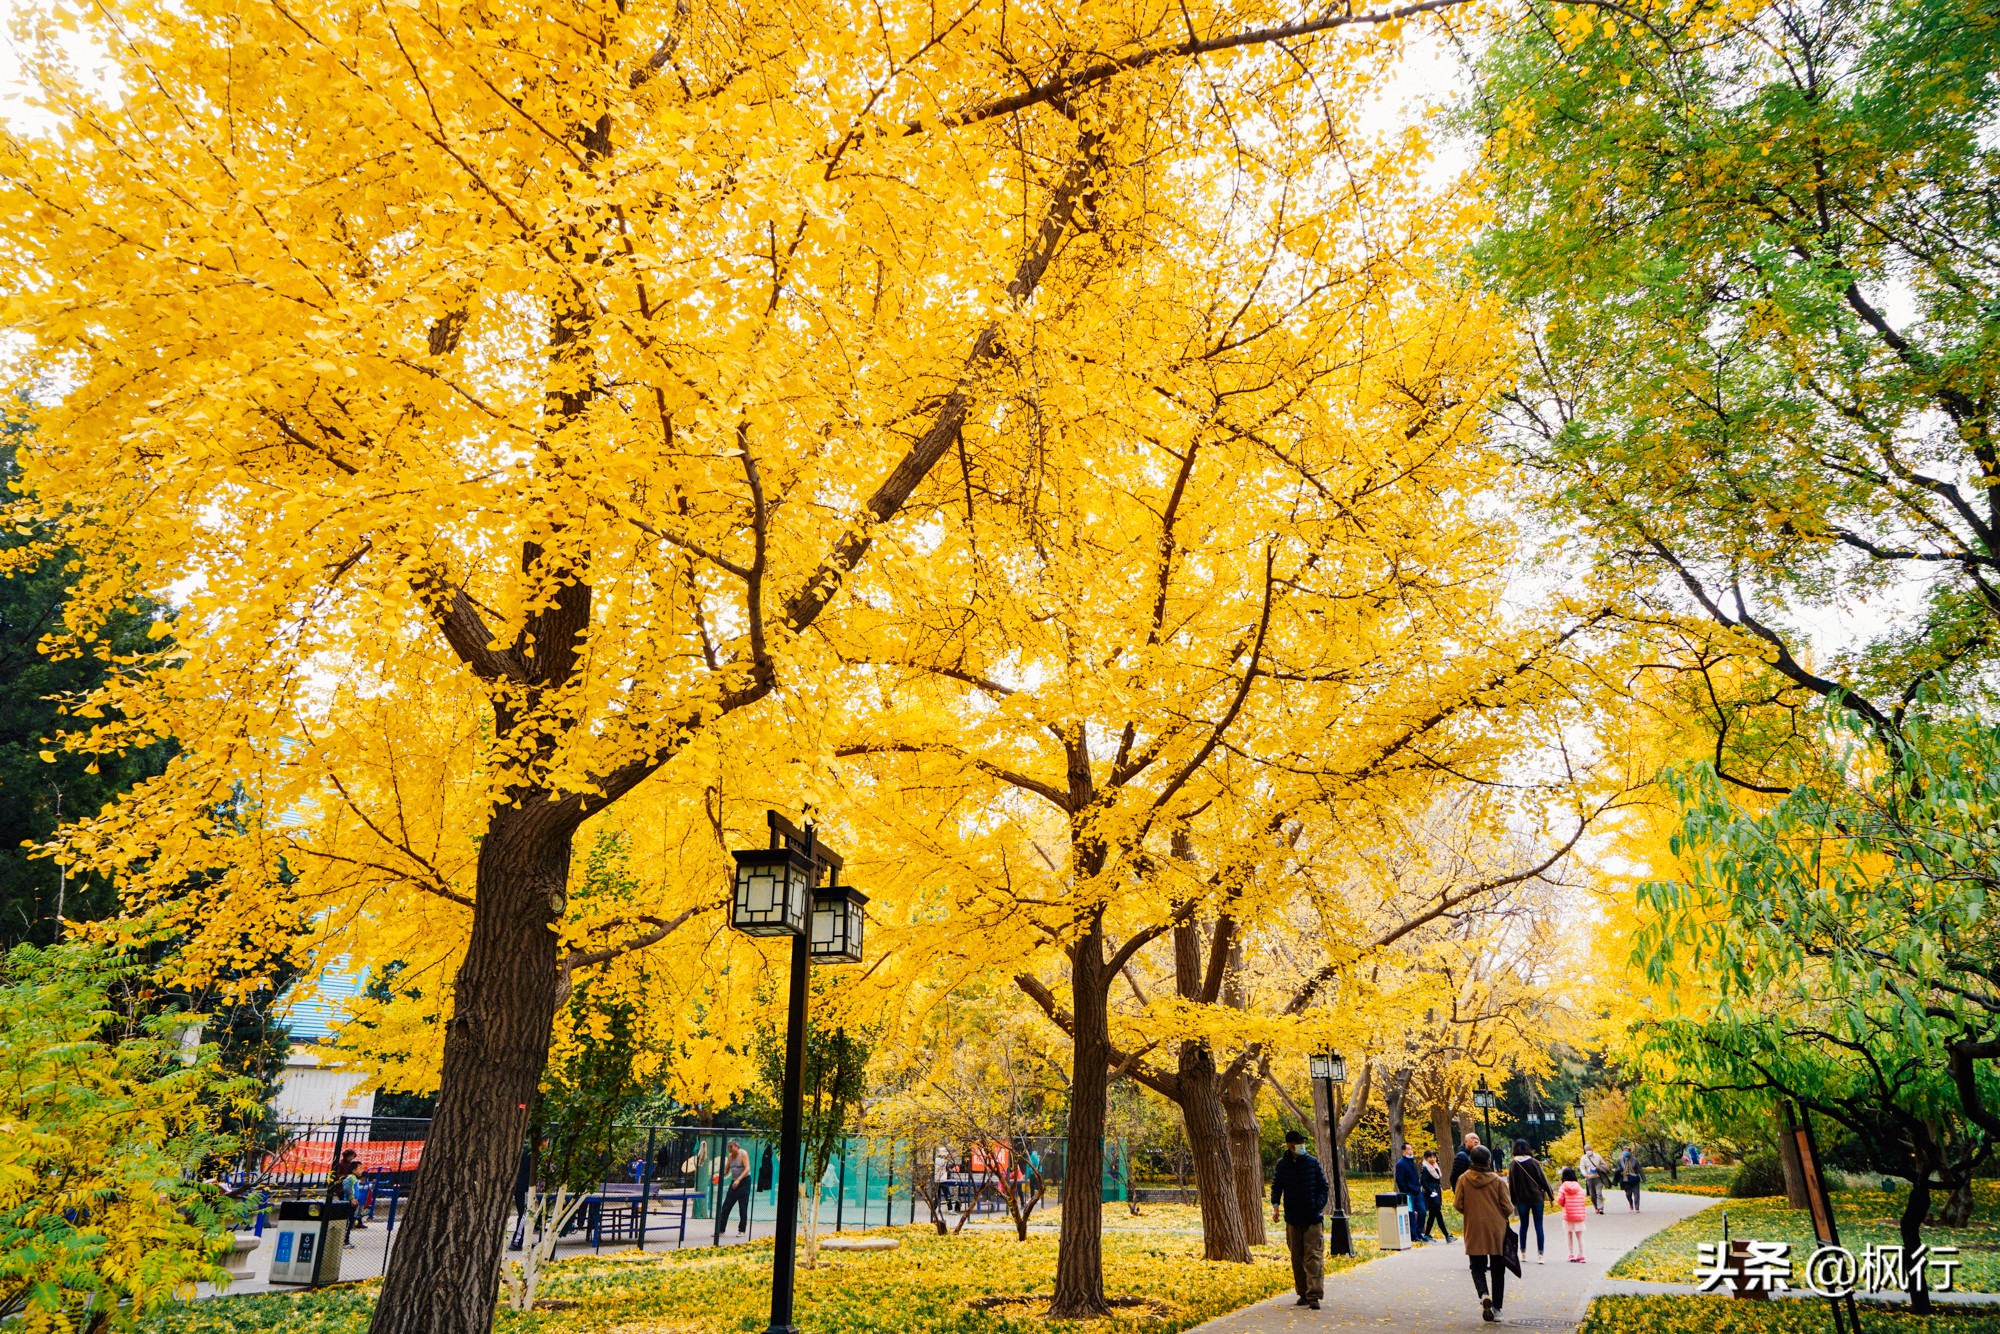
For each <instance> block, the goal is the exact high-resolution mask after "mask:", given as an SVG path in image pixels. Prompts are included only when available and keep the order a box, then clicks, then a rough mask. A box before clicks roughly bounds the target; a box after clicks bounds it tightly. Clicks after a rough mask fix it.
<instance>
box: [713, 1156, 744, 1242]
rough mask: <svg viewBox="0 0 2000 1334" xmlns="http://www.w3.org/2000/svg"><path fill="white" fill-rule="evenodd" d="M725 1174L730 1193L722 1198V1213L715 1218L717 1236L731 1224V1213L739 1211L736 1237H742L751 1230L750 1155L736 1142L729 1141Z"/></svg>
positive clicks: (724, 1168)
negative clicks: (732, 1210)
mask: <svg viewBox="0 0 2000 1334" xmlns="http://www.w3.org/2000/svg"><path fill="white" fill-rule="evenodd" d="M722 1171H723V1174H724V1175H726V1176H727V1177H728V1178H729V1191H728V1193H727V1194H725V1195H724V1196H723V1197H722V1212H721V1213H719V1214H717V1215H716V1216H715V1235H716V1236H718V1237H720V1236H721V1235H722V1231H723V1228H724V1226H725V1225H726V1224H727V1223H728V1222H729V1211H730V1210H731V1209H736V1210H738V1211H739V1214H738V1218H737V1222H736V1235H737V1236H739V1237H740V1236H742V1235H744V1234H745V1233H746V1232H748V1231H749V1230H750V1155H749V1154H747V1153H745V1152H744V1151H743V1146H742V1145H741V1144H739V1143H738V1142H737V1141H735V1140H730V1141H729V1156H728V1157H726V1158H724V1159H723V1160H722Z"/></svg>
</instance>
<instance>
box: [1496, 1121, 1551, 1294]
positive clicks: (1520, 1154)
mask: <svg viewBox="0 0 2000 1334" xmlns="http://www.w3.org/2000/svg"><path fill="white" fill-rule="evenodd" d="M1507 1194H1508V1195H1509V1196H1511V1197H1512V1198H1513V1201H1514V1212H1515V1213H1516V1214H1517V1215H1519V1217H1520V1219H1521V1256H1522V1258H1523V1259H1525V1258H1526V1257H1527V1254H1528V1219H1529V1218H1533V1219H1534V1220H1535V1261H1536V1263H1538V1264H1547V1263H1548V1260H1547V1259H1546V1258H1545V1257H1544V1256H1543V1255H1542V1205H1543V1204H1544V1203H1545V1202H1547V1201H1549V1200H1553V1199H1554V1198H1555V1197H1556V1193H1555V1192H1554V1191H1552V1190H1550V1189H1549V1176H1548V1173H1546V1172H1544V1171H1542V1165H1541V1164H1540V1163H1538V1162H1536V1161H1535V1157H1534V1155H1533V1154H1531V1153H1529V1152H1528V1141H1526V1140H1524V1139H1517V1140H1515V1141H1514V1164H1513V1166H1511V1167H1509V1168H1508V1169H1507Z"/></svg>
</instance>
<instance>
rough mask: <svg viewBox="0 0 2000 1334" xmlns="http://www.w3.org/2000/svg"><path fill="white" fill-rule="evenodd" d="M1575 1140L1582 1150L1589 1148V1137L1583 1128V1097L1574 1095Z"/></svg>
mask: <svg viewBox="0 0 2000 1334" xmlns="http://www.w3.org/2000/svg"><path fill="white" fill-rule="evenodd" d="M1576 1140H1577V1143H1578V1144H1579V1145H1581V1146H1583V1147H1584V1148H1589V1147H1590V1135H1589V1133H1588V1132H1587V1131H1585V1130H1584V1128H1583V1095H1582V1094H1581V1093H1579V1094H1577V1095H1576Z"/></svg>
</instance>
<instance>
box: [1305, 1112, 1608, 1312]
mask: <svg viewBox="0 0 2000 1334" xmlns="http://www.w3.org/2000/svg"><path fill="white" fill-rule="evenodd" d="M1305 1142H1306V1137H1305V1136H1304V1135H1303V1134H1301V1133H1299V1132H1298V1131H1296V1130H1292V1131H1287V1132H1286V1134H1285V1153H1284V1156H1283V1157H1281V1158H1280V1159H1279V1160H1278V1166H1277V1171H1276V1172H1275V1173H1274V1174H1273V1175H1272V1179H1271V1217H1272V1220H1273V1221H1274V1222H1276V1221H1280V1220H1282V1221H1283V1222H1284V1224H1285V1243H1286V1246H1287V1248H1288V1249H1289V1250H1290V1251H1291V1255H1292V1285H1293V1287H1294V1288H1295V1289H1296V1290H1297V1292H1298V1305H1300V1306H1304V1307H1307V1308H1309V1309H1311V1310H1315V1311H1317V1310H1318V1309H1319V1304H1320V1302H1321V1301H1322V1300H1323V1299H1324V1297H1325V1270H1326V1266H1325V1261H1324V1259H1323V1257H1322V1250H1321V1248H1322V1247H1323V1245H1324V1235H1325V1234H1324V1232H1323V1231H1322V1224H1321V1216H1322V1215H1323V1214H1324V1213H1325V1211H1326V1203H1327V1194H1328V1187H1327V1180H1326V1173H1325V1172H1324V1171H1323V1170H1322V1169H1321V1167H1320V1165H1319V1160H1318V1159H1317V1158H1315V1157H1313V1156H1312V1155H1311V1154H1309V1153H1306V1152H1304V1151H1303V1150H1302V1147H1301V1146H1303V1145H1304V1144H1305ZM1613 1174H1614V1171H1613V1168H1612V1166H1611V1165H1610V1164H1608V1163H1606V1162H1605V1161H1604V1159H1603V1157H1602V1156H1601V1155H1599V1153H1598V1152H1597V1150H1595V1149H1593V1148H1591V1147H1590V1146H1589V1145H1585V1146H1584V1149H1583V1154H1582V1156H1581V1157H1580V1158H1579V1159H1578V1160H1577V1163H1576V1165H1575V1166H1574V1167H1565V1168H1563V1169H1562V1172H1561V1175H1560V1179H1559V1181H1558V1183H1557V1184H1555V1185H1553V1186H1552V1185H1551V1184H1550V1182H1549V1178H1548V1173H1547V1171H1546V1170H1545V1169H1544V1168H1543V1166H1542V1164H1541V1162H1540V1160H1538V1159H1537V1158H1536V1157H1535V1155H1534V1154H1533V1153H1532V1152H1531V1151H1530V1150H1529V1148H1528V1142H1527V1141H1526V1140H1520V1139H1517V1140H1515V1141H1514V1146H1513V1154H1512V1156H1511V1159H1510V1161H1509V1162H1508V1163H1507V1164H1506V1167H1505V1169H1504V1170H1502V1169H1501V1167H1500V1165H1499V1164H1498V1163H1497V1162H1496V1160H1495V1157H1494V1154H1493V1151H1492V1150H1491V1149H1489V1148H1487V1147H1486V1146H1485V1145H1484V1144H1481V1143H1480V1142H1479V1136H1478V1135H1476V1134H1467V1135H1466V1136H1465V1138H1464V1140H1463V1142H1462V1144H1461V1146H1460V1148H1459V1151H1458V1153H1457V1155H1456V1156H1455V1157H1454V1158H1453V1159H1452V1164H1451V1172H1450V1175H1449V1177H1447V1176H1446V1174H1445V1172H1444V1170H1443V1169H1442V1168H1441V1167H1440V1166H1439V1164H1438V1156H1437V1154H1436V1152H1435V1151H1432V1152H1428V1153H1426V1154H1424V1156H1423V1158H1422V1160H1419V1159H1418V1158H1417V1156H1416V1150H1415V1149H1414V1148H1412V1147H1410V1146H1409V1145H1405V1146H1404V1147H1403V1154H1402V1157H1401V1158H1399V1159H1398V1160H1397V1162H1396V1167H1395V1179H1396V1189H1397V1192H1398V1193H1399V1194H1401V1195H1402V1196H1403V1197H1404V1198H1405V1199H1406V1200H1407V1201H1408V1212H1409V1216H1410V1219H1411V1229H1410V1236H1411V1240H1412V1241H1414V1242H1415V1243H1417V1244H1419V1245H1423V1244H1427V1243H1429V1242H1430V1241H1431V1240H1432V1237H1431V1228H1432V1226H1433V1224H1435V1225H1436V1227H1437V1228H1438V1230H1439V1231H1440V1232H1442V1233H1443V1236H1442V1240H1444V1241H1446V1242H1449V1241H1450V1240H1451V1231H1450V1229H1449V1228H1448V1227H1447V1226H1446V1225H1445V1219H1444V1204H1443V1197H1444V1191H1445V1188H1446V1187H1447V1186H1449V1187H1450V1188H1451V1191H1452V1202H1453V1203H1454V1204H1455V1205H1456V1206H1457V1207H1458V1213H1459V1217H1460V1219H1461V1220H1462V1221H1461V1224H1460V1236H1461V1237H1462V1238H1463V1240H1464V1245H1465V1255H1466V1259H1467V1261H1468V1262H1469V1264H1470V1266H1471V1269H1472V1287H1473V1291H1474V1292H1475V1293H1477V1294H1478V1297H1479V1308H1480V1315H1481V1317H1482V1318H1483V1319H1485V1320H1489V1321H1491V1320H1498V1319H1500V1318H1502V1315H1503V1313H1504V1310H1505V1306H1506V1298H1507V1274H1508V1273H1509V1272H1512V1273H1513V1274H1514V1275H1515V1276H1516V1277H1519V1276H1520V1274H1521V1261H1522V1259H1523V1258H1524V1257H1525V1256H1526V1254H1527V1249H1528V1237H1529V1234H1530V1230H1531V1225H1532V1232H1533V1235H1534V1239H1535V1261H1536V1263H1538V1264H1546V1263H1548V1260H1547V1256H1546V1249H1547V1247H1546V1243H1545V1234H1544V1230H1543V1222H1542V1220H1543V1209H1544V1207H1545V1206H1554V1207H1555V1208H1556V1209H1559V1210H1560V1211H1561V1212H1562V1220H1563V1235H1564V1240H1565V1242H1566V1243H1567V1248H1568V1252H1569V1260H1570V1263H1572V1264H1583V1263H1584V1262H1585V1256H1584V1250H1583V1234H1584V1220H1585V1218H1586V1216H1587V1214H1588V1213H1589V1211H1590V1210H1591V1209H1593V1208H1594V1209H1596V1210H1597V1212H1598V1213H1600V1214H1602V1213H1603V1212H1604V1180H1605V1178H1606V1177H1608V1176H1612V1175H1613ZM1615 1174H1616V1176H1617V1178H1618V1182H1619V1184H1620V1185H1621V1186H1622V1187H1623V1188H1624V1190H1625V1200H1626V1204H1627V1207H1629V1208H1630V1209H1631V1210H1632V1211H1634V1212H1637V1211H1638V1208H1639V1191H1640V1187H1641V1185H1642V1184H1643V1182H1644V1178H1645V1167H1644V1165H1643V1164H1642V1163H1641V1162H1640V1161H1639V1157H1638V1155H1637V1154H1636V1153H1634V1152H1633V1151H1632V1150H1631V1149H1629V1148H1627V1149H1624V1150H1622V1151H1621V1152H1620V1153H1619V1155H1618V1163H1617V1167H1616V1172H1615ZM1517 1229H1518V1231H1517Z"/></svg>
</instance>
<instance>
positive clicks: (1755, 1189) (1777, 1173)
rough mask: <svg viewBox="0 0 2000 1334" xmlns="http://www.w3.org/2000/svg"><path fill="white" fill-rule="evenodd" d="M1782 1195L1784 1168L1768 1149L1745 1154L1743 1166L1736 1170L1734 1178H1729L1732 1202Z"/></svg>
mask: <svg viewBox="0 0 2000 1334" xmlns="http://www.w3.org/2000/svg"><path fill="white" fill-rule="evenodd" d="M1784 1193H1785V1166H1784V1164H1783V1163H1781V1162H1779V1161H1778V1155H1777V1153H1776V1152H1775V1151H1773V1150H1770V1149H1764V1150H1761V1151H1759V1152H1756V1153H1749V1154H1745V1155H1744V1157H1743V1165H1742V1166H1741V1167H1739V1168H1737V1169H1736V1175H1735V1176H1733V1177H1731V1178H1729V1198H1731V1199H1733V1200H1748V1199H1756V1198H1758V1197H1759V1196H1764V1195H1783V1194H1784Z"/></svg>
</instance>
